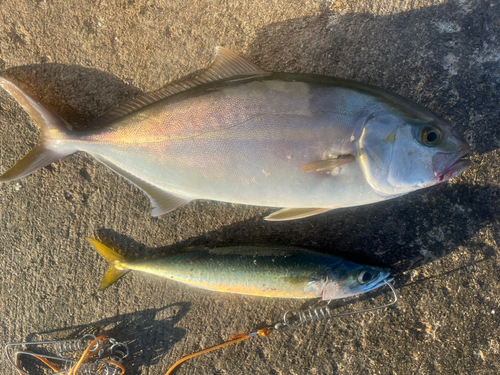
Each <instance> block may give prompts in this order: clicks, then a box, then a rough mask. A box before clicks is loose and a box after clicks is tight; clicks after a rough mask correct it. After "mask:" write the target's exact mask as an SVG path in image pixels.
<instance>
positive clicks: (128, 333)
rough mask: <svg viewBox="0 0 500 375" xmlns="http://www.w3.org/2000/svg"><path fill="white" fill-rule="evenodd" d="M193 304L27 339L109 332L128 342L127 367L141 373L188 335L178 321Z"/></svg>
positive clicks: (154, 310)
mask: <svg viewBox="0 0 500 375" xmlns="http://www.w3.org/2000/svg"><path fill="white" fill-rule="evenodd" d="M190 307H191V303H190V302H179V303H174V304H171V305H168V306H165V307H162V308H159V309H147V310H142V311H137V312H133V313H130V314H118V315H116V316H113V317H110V318H104V319H101V320H97V321H94V322H90V323H89V324H85V325H77V326H71V327H65V328H60V329H55V330H50V331H46V332H38V333H36V334H32V335H29V336H28V337H27V338H26V341H38V340H40V339H43V340H47V339H48V337H50V339H54V337H55V336H56V337H59V338H61V339H65V338H70V339H73V338H79V337H82V336H83V335H84V334H85V333H92V334H94V335H98V334H105V335H107V336H109V337H113V338H115V339H116V340H117V341H118V342H121V343H124V344H126V345H127V346H128V348H129V350H130V357H129V358H127V359H126V360H125V362H124V364H125V367H126V368H127V370H128V371H130V372H131V373H137V374H138V373H140V371H139V369H140V367H141V366H150V365H154V364H156V363H158V362H159V361H160V359H162V358H163V357H164V356H165V355H166V353H167V352H168V351H169V350H170V349H171V348H172V347H173V346H174V345H175V344H176V343H177V342H179V341H180V340H181V339H182V338H183V337H184V335H185V331H184V329H182V328H178V327H176V325H177V323H179V322H180V321H181V320H182V319H183V318H184V317H185V316H186V314H187V313H188V311H189V309H190ZM89 329H90V331H89ZM35 336H36V337H35ZM30 362H32V361H30ZM27 369H28V368H27ZM28 370H29V369H28Z"/></svg>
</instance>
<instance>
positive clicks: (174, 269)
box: [89, 238, 390, 300]
mask: <svg viewBox="0 0 500 375" xmlns="http://www.w3.org/2000/svg"><path fill="white" fill-rule="evenodd" d="M89 242H90V243H91V244H92V245H93V246H94V247H95V249H96V250H97V251H98V252H99V253H100V254H101V255H102V256H103V257H104V258H105V259H106V260H107V261H108V262H109V270H108V271H107V273H106V275H105V276H104V278H103V280H102V283H101V289H106V288H107V287H109V286H110V285H111V284H112V283H114V282H115V281H116V280H118V279H119V278H120V277H122V276H123V275H124V274H125V273H127V272H128V271H129V270H135V271H141V272H145V273H149V274H153V275H157V276H162V277H166V278H168V279H170V280H174V281H178V282H181V283H185V284H189V285H192V286H196V287H199V288H203V289H208V290H212V291H218V292H230V293H240V294H251V295H256V296H263V297H274V298H317V297H320V298H321V299H323V300H332V299H337V298H345V297H349V296H354V295H357V294H361V293H366V292H368V291H370V290H373V289H376V288H378V287H380V286H382V285H384V280H386V279H388V278H389V276H390V270H389V269H387V268H380V267H372V266H367V265H360V264H357V263H354V262H350V261H347V260H345V259H344V258H341V257H338V256H332V255H328V254H320V253H315V252H311V251H308V250H305V249H302V248H297V247H291V246H255V245H254V246H227V247H221V248H214V249H209V248H206V247H195V248H188V249H186V250H184V251H180V252H178V253H175V254H172V255H170V256H166V257H162V258H157V259H149V260H139V261H129V260H127V259H125V258H124V257H123V256H121V255H120V254H118V253H117V252H116V251H114V250H112V249H110V248H109V247H108V246H106V245H104V244H102V243H101V242H99V241H97V240H95V239H91V238H89Z"/></svg>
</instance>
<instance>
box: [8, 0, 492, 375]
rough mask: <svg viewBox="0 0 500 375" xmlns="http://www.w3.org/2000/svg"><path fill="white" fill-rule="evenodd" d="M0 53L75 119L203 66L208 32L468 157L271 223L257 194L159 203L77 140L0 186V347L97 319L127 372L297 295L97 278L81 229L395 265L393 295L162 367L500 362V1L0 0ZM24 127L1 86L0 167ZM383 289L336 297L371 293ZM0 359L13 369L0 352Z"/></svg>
mask: <svg viewBox="0 0 500 375" xmlns="http://www.w3.org/2000/svg"><path fill="white" fill-rule="evenodd" d="M0 17H1V22H0V70H2V71H3V73H2V74H3V75H5V76H7V77H10V78H11V79H13V80H15V81H16V82H18V83H19V85H20V86H21V87H23V88H25V89H26V90H28V91H30V92H31V93H33V95H35V96H36V97H38V98H40V100H41V101H42V102H43V103H45V104H46V105H48V106H50V107H52V108H54V109H55V110H56V111H57V112H59V113H60V114H61V115H62V116H63V117H64V118H66V119H67V120H68V121H70V122H71V123H73V124H75V125H76V126H82V127H85V126H87V125H88V124H89V123H91V121H92V119H94V118H96V117H97V116H98V115H100V114H102V113H103V112H105V111H106V110H108V109H110V108H113V107H114V106H116V105H118V104H119V103H121V102H123V101H125V100H127V99H129V98H132V97H133V96H134V95H135V94H137V93H138V92H140V91H150V90H153V89H157V88H159V87H161V86H163V85H164V84H166V83H168V82H169V81H172V80H175V79H179V78H181V77H183V76H186V75H188V74H191V73H193V72H196V71H199V70H200V69H203V68H204V67H206V66H207V65H208V63H209V62H210V60H211V58H212V57H213V53H214V48H215V47H216V46H217V45H221V46H225V47H228V48H230V49H232V50H234V51H235V52H237V53H239V54H241V55H243V56H245V57H247V58H248V59H250V60H251V61H254V62H256V63H257V64H258V65H260V66H261V67H263V68H264V69H266V70H273V71H287V72H307V73H317V74H324V75H333V76H338V77H343V78H349V79H355V80H358V81H362V82H366V83H370V84H373V85H377V86H381V87H384V88H386V89H390V90H393V91H395V92H397V93H399V94H401V95H403V96H405V97H407V98H409V99H411V100H413V101H415V102H417V103H420V104H422V105H424V106H427V107H428V108H430V109H431V110H433V111H434V112H435V113H437V114H439V115H441V116H442V117H444V118H446V119H447V120H449V121H450V122H452V123H453V124H454V125H455V126H456V127H457V128H458V129H459V130H460V131H461V132H462V133H463V134H465V135H466V137H467V139H468V140H469V142H470V144H471V146H472V152H471V156H470V157H471V159H472V161H473V165H472V167H471V168H470V170H469V171H467V172H466V173H464V174H463V175H462V176H460V177H459V178H456V179H455V180H453V181H450V182H448V183H445V184H442V185H439V186H436V187H433V188H430V189H425V190H422V191H419V192H415V193H412V194H409V195H407V196H405V197H402V198H398V199H396V200H392V201H388V202H384V203H380V204H374V205H370V206H365V207H358V208H351V209H340V210H335V211H331V212H329V213H326V214H323V215H319V216H316V217H312V218H309V219H305V220H300V221H295V222H285V223H270V222H264V221H263V220H262V217H263V215H265V214H268V213H270V212H272V211H273V209H271V208H256V207H247V206H241V205H231V204H225V203H217V202H209V201H196V202H193V203H191V204H189V205H187V206H185V207H183V208H181V209H178V210H176V211H174V212H172V213H170V214H167V215H164V216H162V217H160V218H152V217H151V216H150V210H151V205H150V202H149V200H148V199H147V197H146V196H145V195H144V194H142V193H141V192H140V191H139V190H138V189H136V188H135V187H134V186H132V185H131V184H129V183H128V182H126V181H125V180H123V179H122V178H120V177H119V176H117V175H116V174H114V173H112V172H111V171H109V170H108V169H107V168H106V167H104V166H102V165H101V164H99V163H98V162H96V161H95V160H94V159H93V158H92V157H90V156H89V155H86V154H83V153H78V154H75V155H72V156H69V157H67V158H65V159H63V160H61V161H59V162H57V163H54V164H52V165H51V166H49V167H47V168H44V169H42V170H41V171H38V172H36V173H34V174H33V175H31V176H28V177H26V178H23V179H21V180H20V181H17V182H12V183H7V184H2V185H0V264H1V272H0V285H1V289H0V346H2V347H3V346H4V345H5V344H6V343H9V342H16V341H23V340H36V339H42V338H43V339H49V338H61V337H67V336H68V335H70V334H72V333H73V332H74V331H75V330H79V329H81V328H83V327H86V326H88V325H97V326H99V327H100V328H101V329H102V330H103V331H105V332H106V333H108V334H110V335H111V336H113V337H115V338H116V339H118V340H120V341H124V342H126V343H127V344H128V345H129V347H130V350H131V351H132V353H133V355H132V356H131V358H130V359H129V360H128V361H127V362H126V363H125V364H126V367H127V368H128V372H127V373H131V374H154V375H159V374H163V373H165V372H166V370H167V368H168V366H169V365H171V364H172V363H174V362H175V361H176V360H177V359H179V358H180V357H181V356H183V355H186V354H190V353H192V352H195V351H198V350H200V349H203V348H206V347H209V346H212V345H215V344H218V343H220V342H223V341H225V340H227V339H229V338H230V336H231V335H232V334H234V333H241V332H245V331H247V330H251V329H253V328H255V327H257V326H259V325H262V324H263V323H265V322H266V321H268V322H272V321H276V320H278V319H279V318H280V317H281V315H282V314H283V312H284V311H286V310H288V309H291V308H300V307H301V306H302V304H303V301H297V300H274V299H263V298H256V297H251V296H240V295H224V294H217V293H211V292H206V291H201V290H197V289H192V288H189V287H187V286H183V285H179V284H176V283H173V282H171V281H169V280H164V279H161V278H158V277H154V276H148V275H144V274H139V273H131V274H129V275H127V276H125V277H124V278H123V279H122V280H120V281H119V282H118V283H116V284H115V285H114V286H112V287H111V288H110V289H108V290H106V291H105V292H98V291H97V290H98V287H99V283H100V279H101V277H102V275H103V274H104V272H105V269H106V267H107V265H106V262H105V260H104V259H102V258H101V257H100V256H99V255H98V254H97V253H96V252H95V251H94V250H93V249H92V248H91V247H90V245H89V244H88V243H87V241H86V237H88V236H92V237H98V238H100V239H101V240H103V241H105V242H107V243H113V244H115V245H116V246H117V247H118V248H120V249H122V252H123V253H124V254H128V255H130V256H136V257H139V258H141V257H146V256H153V255H160V254H164V253H168V252H170V251H172V250H176V249H179V248H181V247H184V246H190V245H195V244H211V245H224V244H227V243H256V242H267V243H282V244H294V245H301V246H306V247H310V248H314V249H319V250H320V251H324V252H330V253H338V252H344V253H346V254H347V255H348V256H349V257H351V258H353V259H355V260H360V261H363V262H366V263H369V264H376V265H385V266H390V267H393V268H394V269H395V272H396V277H395V285H396V287H397V290H398V292H399V293H400V295H401V302H400V303H399V305H397V307H396V308H391V309H388V310H386V311H377V312H373V313H368V314H364V315H358V316H353V317H346V318H339V319H335V320H331V321H327V322H324V323H315V324H310V325H308V326H305V327H302V328H300V329H297V330H295V331H291V330H283V331H280V332H277V333H274V334H273V335H271V336H270V337H269V338H256V339H252V340H250V341H246V342H244V343H240V344H237V345H234V346H231V347H228V348H225V349H222V350H219V351H217V352H213V353H210V354H207V355H205V356H203V357H200V358H197V359H194V360H191V361H189V362H187V363H185V364H184V365H183V366H182V367H181V368H180V369H179V371H178V372H177V373H178V374H436V373H449V374H497V373H499V372H500V336H499V333H500V329H499V327H498V326H499V322H500V291H499V286H500V272H499V258H498V256H499V254H498V253H499V247H498V246H499V245H500V226H499V220H500V209H499V203H500V151H499V148H500V127H499V124H498V121H499V120H498V119H499V118H500V108H499V103H500V2H499V1H493V0H491V1H472V0H471V1H468V0H457V1H447V0H442V1H432V0H412V1H410V0H386V1H384V0H382V1H374V0H340V1H331V2H330V1H323V0H322V1H308V0H306V1H289V0H276V1H264V0H256V1H245V0H243V1H236V0H231V1H223V0H206V1H185V0H171V1H166V0H165V1H162V0H137V1H134V0H128V1H126V0H122V1H119V0H117V1H97V0H95V1H79V0H46V1H41V0H40V1H33V0H0ZM37 137H38V130H37V128H36V125H35V124H34V123H33V121H32V120H31V119H30V118H29V116H28V115H27V114H26V113H25V112H24V111H23V110H22V109H21V107H20V106H19V105H17V104H16V102H15V101H14V100H13V99H11V98H10V97H9V96H8V95H7V94H6V93H5V92H3V91H2V92H0V172H2V173H3V172H4V171H6V170H7V169H8V168H9V167H10V166H12V165H13V164H14V163H15V162H16V161H18V160H19V159H21V157H22V156H23V155H24V154H25V153H26V152H27V151H28V150H29V149H30V148H31V147H32V146H33V145H34V144H35V142H36V141H37ZM388 298H389V294H388V293H386V292H385V291H379V292H376V293H373V294H370V295H369V296H364V297H361V298H355V299H353V300H352V301H350V302H352V304H350V305H346V303H340V304H338V305H339V310H338V311H347V310H348V309H349V308H366V307H372V306H375V305H376V304H380V303H384V302H385V301H387V300H388ZM0 373H1V374H13V373H14V371H13V370H12V369H11V367H10V365H9V364H8V363H7V361H6V359H5V357H4V356H0Z"/></svg>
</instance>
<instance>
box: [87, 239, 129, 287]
mask: <svg viewBox="0 0 500 375" xmlns="http://www.w3.org/2000/svg"><path fill="white" fill-rule="evenodd" d="M88 240H89V242H90V244H91V245H92V246H94V248H95V249H96V250H97V251H98V252H99V254H101V255H102V256H103V257H104V259H106V260H107V261H108V263H109V269H108V271H107V272H106V274H105V275H104V277H103V278H102V282H101V290H104V289H106V288H107V287H109V286H110V285H111V284H113V283H114V282H115V281H116V280H118V279H119V278H120V277H122V276H123V275H125V274H126V273H127V272H128V271H130V270H129V269H128V268H127V261H126V260H125V258H124V257H122V256H121V255H120V254H118V253H117V252H116V251H114V250H111V249H110V248H109V247H107V246H106V245H104V244H103V243H101V242H99V241H97V240H94V239H93V238H88Z"/></svg>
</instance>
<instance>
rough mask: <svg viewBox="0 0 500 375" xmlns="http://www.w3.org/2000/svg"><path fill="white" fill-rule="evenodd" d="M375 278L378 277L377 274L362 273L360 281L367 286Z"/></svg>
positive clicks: (359, 277)
mask: <svg viewBox="0 0 500 375" xmlns="http://www.w3.org/2000/svg"><path fill="white" fill-rule="evenodd" d="M375 276H377V274H376V272H372V271H361V272H360V273H359V276H358V281H359V283H360V284H366V283H367V282H369V281H372V280H373V279H374V278H375Z"/></svg>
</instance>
